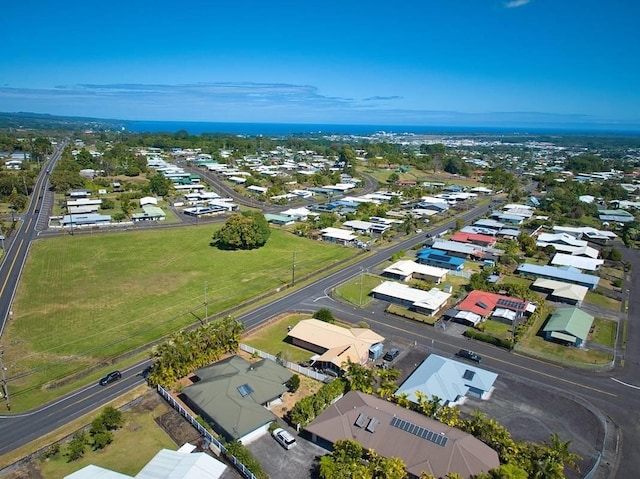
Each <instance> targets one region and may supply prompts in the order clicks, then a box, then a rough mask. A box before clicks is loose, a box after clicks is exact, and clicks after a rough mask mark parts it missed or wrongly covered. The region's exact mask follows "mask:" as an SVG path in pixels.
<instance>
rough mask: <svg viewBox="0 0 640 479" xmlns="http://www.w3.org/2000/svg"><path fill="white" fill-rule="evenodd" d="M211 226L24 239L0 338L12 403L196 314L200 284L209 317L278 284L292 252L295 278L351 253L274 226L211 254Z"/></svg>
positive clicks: (199, 313)
mask: <svg viewBox="0 0 640 479" xmlns="http://www.w3.org/2000/svg"><path fill="white" fill-rule="evenodd" d="M214 229H215V227H208V226H207V227H205V226H198V227H184V228H170V229H162V230H148V231H129V232H126V233H106V234H100V235H76V236H64V237H56V238H50V239H47V240H39V241H36V242H35V243H33V244H32V247H31V251H30V254H29V257H28V259H27V263H26V265H25V269H24V271H23V275H22V279H21V282H20V284H19V287H18V290H17V294H16V298H15V301H14V305H13V319H12V320H11V321H10V322H9V323H8V324H7V327H6V329H5V332H4V334H3V337H2V344H1V346H2V347H3V348H4V360H5V366H6V367H7V368H8V371H7V379H8V382H9V389H10V391H11V393H12V394H11V395H12V406H13V410H14V411H24V410H26V409H29V408H32V407H34V406H36V405H39V404H42V403H43V402H46V401H47V400H51V399H53V398H55V397H57V396H58V395H59V394H60V393H61V390H55V389H52V388H51V386H52V381H56V380H60V379H62V378H65V377H67V376H69V375H71V374H77V373H82V372H85V371H87V370H90V369H91V368H95V367H99V366H100V365H102V366H103V367H104V369H106V368H107V367H112V366H109V364H110V363H111V362H112V361H113V360H114V359H115V358H119V356H120V355H122V354H123V353H125V352H127V351H131V350H134V349H135V348H138V347H140V346H144V345H146V344H149V343H150V342H152V341H154V340H157V339H159V338H161V337H163V336H165V335H166V334H168V333H171V332H173V331H176V330H178V329H181V328H183V327H186V326H188V325H190V324H193V323H194V322H197V321H198V320H201V319H202V318H204V316H205V307H204V294H205V293H204V292H205V288H206V291H207V302H208V311H207V312H208V314H209V315H213V314H216V313H217V312H222V311H224V310H226V309H228V308H230V307H233V306H236V305H237V304H239V303H242V302H243V301H246V300H249V299H250V298H252V297H255V296H257V295H259V294H261V293H265V292H268V291H272V290H273V291H275V290H276V289H278V288H279V287H281V286H283V285H285V284H287V283H288V282H289V281H290V279H291V256H292V252H293V251H296V252H297V256H296V272H297V274H298V275H299V276H300V277H304V276H305V275H309V274H312V273H314V272H317V271H318V270H320V269H321V268H323V267H326V266H330V265H338V264H343V263H344V262H345V261H347V260H348V259H349V258H350V257H352V256H354V255H355V254H356V252H355V250H353V249H349V248H341V247H337V246H334V245H330V244H327V243H322V242H316V241H310V240H306V239H302V238H299V237H297V236H295V235H291V234H288V233H286V232H282V231H278V230H272V234H271V237H270V239H269V241H268V243H267V245H266V246H265V247H263V248H260V249H257V250H252V251H220V250H218V249H215V248H212V247H211V246H210V245H209V242H210V240H211V234H212V233H213V231H214ZM104 369H103V370H104ZM97 376H98V374H97V373H96V377H97ZM83 383H86V378H85V379H84V380H83ZM78 385H79V384H76V386H78ZM47 386H48V387H47Z"/></svg>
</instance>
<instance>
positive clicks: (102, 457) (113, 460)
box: [39, 393, 186, 479]
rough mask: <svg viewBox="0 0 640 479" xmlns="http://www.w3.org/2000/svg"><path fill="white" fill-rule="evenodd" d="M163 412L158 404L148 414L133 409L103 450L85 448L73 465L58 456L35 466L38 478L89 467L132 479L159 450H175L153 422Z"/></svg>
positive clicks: (141, 409) (147, 411)
mask: <svg viewBox="0 0 640 479" xmlns="http://www.w3.org/2000/svg"><path fill="white" fill-rule="evenodd" d="M152 394H155V393H152ZM167 410H168V406H167V405H166V404H163V403H160V404H159V405H157V406H156V407H155V408H154V409H152V410H145V408H142V407H137V408H134V410H131V411H125V412H124V413H123V419H124V420H125V423H124V426H123V427H122V428H121V429H119V430H118V431H116V432H115V435H114V436H115V437H114V440H113V442H112V443H111V444H109V445H108V446H107V447H106V448H105V449H104V450H102V451H92V450H91V448H90V447H88V448H87V449H86V452H85V455H84V457H83V458H82V459H80V460H78V461H75V462H67V460H66V457H64V456H62V455H60V456H59V457H57V458H54V459H49V460H44V461H42V462H40V463H39V464H40V472H41V473H42V476H43V477H44V478H45V479H49V478H51V479H54V478H60V477H65V476H66V475H68V474H71V473H72V472H75V471H77V470H79V469H82V468H83V467H85V466H87V465H89V464H93V465H96V466H100V467H104V468H107V469H111V470H113V471H117V472H120V473H122V474H128V475H130V476H135V475H136V474H137V473H138V472H140V470H141V469H142V468H143V467H144V466H145V465H146V464H147V462H149V461H150V460H151V459H152V458H153V457H154V456H155V455H156V454H157V453H158V451H160V450H161V449H163V448H166V449H171V450H174V451H175V450H176V449H177V446H176V444H175V443H174V442H173V441H172V440H171V438H170V437H169V436H168V435H167V434H166V433H165V432H164V431H163V430H162V429H161V428H160V427H159V426H158V425H157V424H156V422H155V420H154V418H156V417H158V416H160V415H161V414H163V413H164V412H166V411H167ZM97 415H98V414H96V416H97ZM185 427H186V426H185ZM62 449H63V450H64V447H63V448H62ZM134 451H135V453H134Z"/></svg>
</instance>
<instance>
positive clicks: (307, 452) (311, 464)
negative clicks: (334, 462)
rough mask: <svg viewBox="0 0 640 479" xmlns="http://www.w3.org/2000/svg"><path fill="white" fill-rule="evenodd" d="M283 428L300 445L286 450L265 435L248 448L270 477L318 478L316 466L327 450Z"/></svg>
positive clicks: (327, 452) (287, 428) (269, 436)
mask: <svg viewBox="0 0 640 479" xmlns="http://www.w3.org/2000/svg"><path fill="white" fill-rule="evenodd" d="M280 427H283V428H284V429H286V430H287V431H289V432H290V433H291V434H293V435H294V436H295V438H296V442H297V443H298V445H297V446H296V447H294V448H292V449H289V450H286V449H285V448H283V447H282V446H281V445H280V444H278V443H277V442H276V440H275V439H274V438H273V437H272V436H271V434H265V435H264V436H262V437H261V438H259V439H256V440H255V441H253V442H252V443H250V444H249V445H248V446H247V447H248V448H249V450H250V451H251V452H252V453H253V455H254V456H255V458H256V459H257V460H258V461H259V462H260V464H262V468H263V469H264V471H265V472H266V473H267V474H269V476H270V477H274V478H276V477H311V478H313V477H317V474H316V464H317V461H318V459H319V458H320V457H321V456H324V455H325V454H329V451H327V450H326V449H324V448H322V447H320V446H318V445H316V444H314V443H312V442H311V441H308V440H307V439H304V438H302V437H300V436H298V435H296V432H295V430H293V429H292V428H290V427H287V426H283V425H282V424H280Z"/></svg>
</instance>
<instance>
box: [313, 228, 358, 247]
mask: <svg viewBox="0 0 640 479" xmlns="http://www.w3.org/2000/svg"><path fill="white" fill-rule="evenodd" d="M320 234H321V236H322V240H323V241H328V242H330V243H338V244H341V245H347V244H350V243H355V242H356V241H357V240H358V237H357V236H356V235H354V234H353V233H352V232H351V231H349V230H343V229H340V228H325V229H323V230H320Z"/></svg>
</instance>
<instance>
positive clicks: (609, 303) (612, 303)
mask: <svg viewBox="0 0 640 479" xmlns="http://www.w3.org/2000/svg"><path fill="white" fill-rule="evenodd" d="M585 301H586V302H587V303H591V304H595V305H596V306H601V307H603V308H608V309H612V310H613V311H620V301H618V300H617V299H613V298H609V297H607V296H605V295H603V294H598V293H595V292H593V291H589V292H588V293H587V296H586V297H585Z"/></svg>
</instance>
